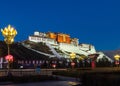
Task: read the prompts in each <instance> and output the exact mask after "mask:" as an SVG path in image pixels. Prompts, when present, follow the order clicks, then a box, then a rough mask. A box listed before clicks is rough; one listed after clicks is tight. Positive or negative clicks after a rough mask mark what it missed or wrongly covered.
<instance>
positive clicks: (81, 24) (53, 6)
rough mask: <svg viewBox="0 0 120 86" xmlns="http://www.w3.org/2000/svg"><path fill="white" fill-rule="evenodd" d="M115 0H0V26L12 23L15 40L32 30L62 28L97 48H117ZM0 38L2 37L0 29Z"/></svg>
mask: <svg viewBox="0 0 120 86" xmlns="http://www.w3.org/2000/svg"><path fill="white" fill-rule="evenodd" d="M119 3H120V2H119V1H115V0H0V28H4V27H5V26H7V25H8V24H11V25H12V26H14V27H15V28H16V29H17V31H18V35H17V36H16V37H15V40H16V41H22V40H26V39H27V38H28V35H32V34H33V32H34V31H41V32H47V31H52V32H63V33H67V34H70V35H71V37H76V38H79V40H80V43H90V44H93V45H94V46H95V47H96V49H97V50H115V49H120V5H119ZM0 40H3V37H2V35H1V33H0Z"/></svg>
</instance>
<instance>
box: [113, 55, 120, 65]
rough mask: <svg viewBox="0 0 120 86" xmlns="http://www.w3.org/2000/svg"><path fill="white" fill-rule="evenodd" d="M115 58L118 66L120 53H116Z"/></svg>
mask: <svg viewBox="0 0 120 86" xmlns="http://www.w3.org/2000/svg"><path fill="white" fill-rule="evenodd" d="M114 59H115V65H116V66H118V65H119V59H120V55H118V54H116V55H115V56H114Z"/></svg>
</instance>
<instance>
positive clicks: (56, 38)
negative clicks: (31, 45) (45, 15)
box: [29, 32, 79, 46]
mask: <svg viewBox="0 0 120 86" xmlns="http://www.w3.org/2000/svg"><path fill="white" fill-rule="evenodd" d="M29 40H30V41H34V42H45V43H50V44H53V45H55V44H58V43H66V44H74V45H76V46H77V45H78V44H79V40H78V39H77V38H70V35H68V34H64V33H53V32H48V33H42V32H34V35H33V36H29Z"/></svg>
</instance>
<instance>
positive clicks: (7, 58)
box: [5, 54, 13, 62]
mask: <svg viewBox="0 0 120 86" xmlns="http://www.w3.org/2000/svg"><path fill="white" fill-rule="evenodd" d="M5 59H6V60H7V61H11V62H12V61H13V56H12V55H10V54H9V55H7V56H5Z"/></svg>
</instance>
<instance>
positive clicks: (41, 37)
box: [28, 31, 112, 61]
mask: <svg viewBox="0 0 120 86" xmlns="http://www.w3.org/2000/svg"><path fill="white" fill-rule="evenodd" d="M28 39H29V41H32V42H37V43H38V42H42V43H45V44H46V45H47V46H48V47H49V48H50V49H51V51H52V52H53V54H54V56H56V57H57V58H62V57H64V58H70V54H71V53H75V55H76V56H75V57H76V58H83V57H81V56H82V55H84V56H86V57H90V58H92V57H94V56H95V55H97V61H98V60H99V59H101V58H107V59H108V60H109V61H112V59H110V58H109V57H108V56H106V55H104V53H102V52H97V51H96V49H95V47H94V46H93V45H91V44H79V39H78V38H71V37H70V35H68V34H64V33H54V32H47V33H43V32H38V31H35V32H34V34H33V35H30V36H29V38H28ZM58 51H60V52H58Z"/></svg>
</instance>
